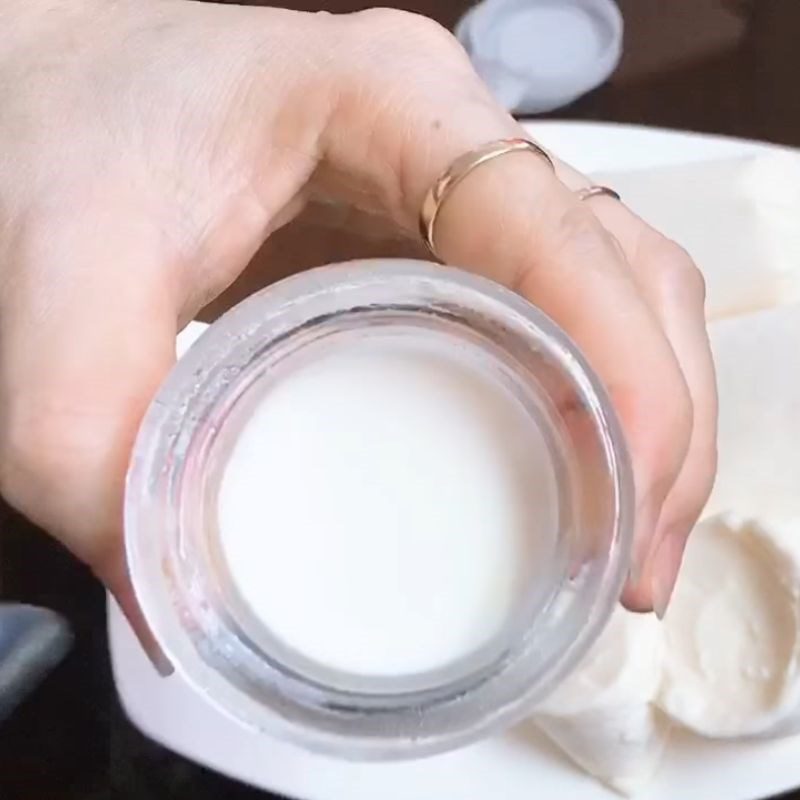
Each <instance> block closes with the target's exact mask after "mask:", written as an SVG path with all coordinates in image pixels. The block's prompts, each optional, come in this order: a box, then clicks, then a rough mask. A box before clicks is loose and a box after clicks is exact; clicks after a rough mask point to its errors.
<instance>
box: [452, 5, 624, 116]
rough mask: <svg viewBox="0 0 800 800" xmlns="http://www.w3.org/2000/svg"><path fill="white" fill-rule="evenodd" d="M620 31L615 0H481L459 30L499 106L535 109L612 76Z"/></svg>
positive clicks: (550, 106)
mask: <svg viewBox="0 0 800 800" xmlns="http://www.w3.org/2000/svg"><path fill="white" fill-rule="evenodd" d="M622 28H623V24H622V15H621V14H620V11H619V8H617V6H616V4H615V3H614V2H612V0H483V2H481V3H479V4H478V5H477V6H475V7H474V8H472V9H470V11H468V12H467V13H466V14H465V15H464V16H463V17H462V19H461V21H460V22H459V23H458V25H457V27H456V35H457V36H458V38H459V39H460V40H461V43H462V44H463V45H464V47H465V48H466V49H467V52H469V54H470V56H471V58H472V61H473V63H474V65H475V68H476V70H477V71H478V73H479V74H480V75H481V77H482V78H483V79H484V80H485V81H486V82H487V84H488V85H489V87H490V88H491V89H492V90H493V92H494V94H495V96H496V97H497V98H498V99H499V101H500V102H501V103H503V104H504V105H505V106H506V107H507V108H509V109H510V110H512V111H517V112H522V113H538V112H544V111H551V110H553V109H555V108H559V107H560V106H564V105H567V104H569V103H571V102H573V101H574V100H576V99H577V98H579V97H580V96H581V95H583V94H585V93H586V92H588V91H590V90H592V89H594V88H595V87H597V86H599V85H600V84H601V83H603V81H605V80H606V79H607V78H608V76H609V75H611V73H612V72H613V71H614V69H615V68H616V66H617V64H618V62H619V59H620V55H621V54H622Z"/></svg>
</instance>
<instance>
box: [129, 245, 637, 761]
mask: <svg viewBox="0 0 800 800" xmlns="http://www.w3.org/2000/svg"><path fill="white" fill-rule="evenodd" d="M364 337H390V338H391V337H404V338H405V339H407V340H414V341H419V342H425V343H435V346H436V347H437V348H438V349H439V351H440V352H442V353H447V354H449V356H448V357H452V358H458V359H461V360H462V361H464V363H469V364H470V366H471V367H472V368H474V369H476V370H480V371H481V372H482V373H483V374H484V375H485V376H486V377H487V378H489V379H491V380H493V381H496V382H498V385H502V386H503V387H504V388H505V390H507V391H508V392H509V393H511V394H512V395H513V396H514V397H515V398H516V399H517V400H518V401H519V403H520V404H522V406H523V407H524V409H525V413H526V417H527V420H528V422H529V424H530V426H531V430H532V431H535V432H536V435H537V437H538V438H539V440H540V441H543V442H544V445H543V446H544V448H545V449H546V451H547V452H546V454H545V455H546V460H547V463H548V464H549V469H550V470H551V471H552V474H553V476H554V478H555V481H554V486H555V487H556V489H555V496H554V498H553V503H554V509H553V510H554V515H553V519H554V523H553V530H552V531H551V532H550V533H551V534H552V536H551V542H552V546H550V547H548V549H547V551H546V559H545V560H544V562H543V563H541V564H539V568H538V569H537V570H536V577H535V579H531V582H530V586H528V587H527V588H526V590H525V592H524V593H523V595H522V596H521V598H520V602H519V604H518V608H516V609H515V610H514V613H513V614H512V615H511V616H510V617H509V619H508V622H507V624H505V625H504V626H503V627H502V628H501V629H499V630H498V631H497V634H496V635H495V636H494V637H493V638H492V639H491V640H490V641H489V642H488V643H487V644H486V645H485V646H482V647H481V648H480V649H479V650H478V651H476V652H475V653H473V654H470V655H469V656H468V657H464V658H459V659H457V660H456V661H454V662H453V663H452V664H450V665H447V666H446V667H443V668H437V669H435V670H431V671H429V672H423V673H420V674H414V675H402V676H397V677H393V676H391V675H388V676H387V675H383V676H369V675H355V674H347V673H343V672H341V671H337V670H333V669H331V668H329V667H328V666H326V665H325V664H320V663H316V662H314V661H311V660H308V659H304V658H303V656H302V654H298V653H294V652H292V651H291V649H290V648H287V647H286V646H285V645H284V644H283V643H282V642H280V641H279V640H278V639H276V637H274V636H271V635H270V631H269V630H267V629H265V628H264V627H263V626H261V625H259V622H258V620H256V619H253V617H252V615H251V614H249V613H248V609H247V608H246V607H244V606H243V605H242V604H241V603H240V602H239V600H238V599H237V592H236V590H235V589H236V587H235V586H234V585H232V578H231V575H230V574H228V572H227V570H226V568H225V563H224V559H223V558H220V556H219V551H220V537H219V530H218V526H217V518H216V509H217V505H216V498H217V492H218V490H219V486H220V479H221V475H222V472H223V470H224V466H225V462H226V458H227V457H228V455H229V454H230V452H231V447H232V445H233V443H234V442H235V441H236V437H237V436H238V435H239V433H240V432H241V430H242V426H243V424H244V423H245V422H246V421H247V419H248V417H249V415H250V414H251V413H252V409H253V407H254V401H255V400H256V399H257V398H258V397H259V396H260V395H261V394H262V393H263V392H264V391H268V389H269V386H270V384H271V382H274V381H276V380H277V381H279V380H281V379H282V376H286V375H290V374H291V370H292V366H293V365H295V364H301V363H308V361H309V359H312V360H313V359H314V358H316V357H317V356H318V355H319V354H323V353H325V352H330V348H338V347H341V348H346V347H348V344H349V343H352V342H354V341H363V339H364ZM523 434H524V431H521V435H523ZM632 508H633V486H632V479H631V475H630V469H629V464H628V460H627V455H626V451H625V447H624V443H623V439H622V435H621V432H620V429H619V426H618V424H617V421H616V419H615V416H614V413H613V411H612V409H611V406H610V403H609V401H608V399H607V397H606V395H605V393H604V391H603V389H602V387H601V386H600V384H599V382H598V381H597V379H596V378H595V377H594V376H593V374H592V373H591V371H590V369H589V368H588V366H587V365H586V363H585V362H584V360H583V358H582V357H581V355H580V353H579V352H578V351H577V350H576V348H575V347H574V346H573V345H572V344H571V342H570V341H569V340H568V338H567V337H566V336H565V335H564V333H563V332H561V331H560V330H559V329H558V327H557V326H556V325H555V324H554V323H553V322H551V321H550V320H549V319H548V318H547V317H546V316H545V315H544V314H542V313H541V312H540V311H538V310H537V309H536V308H535V307H533V306H532V305H530V304H529V303H527V302H526V301H525V300H524V299H522V298H521V297H519V296H518V295H516V294H514V293H513V292H510V291H508V290H506V289H504V288H502V287H500V286H498V285H496V284H494V283H492V282H491V281H488V280H485V279H482V278H478V277H475V276H474V275H471V274H468V273H465V272H462V271H459V270H455V269H451V268H446V267H440V266H436V265H433V264H426V263H423V262H413V261H399V260H397V261H395V260H380V261H364V262H354V263H350V264H344V265H338V266H333V267H324V268H321V269H317V270H313V271H310V272H306V273H303V274H301V275H298V276H295V277H293V278H290V279H287V280H284V281H282V282H280V283H278V284H276V285H274V286H272V287H269V288H267V289H265V290H263V291H261V292H260V293H258V294H256V295H254V296H252V297H250V298H249V299H247V300H246V301H244V302H243V303H241V304H240V305H238V306H237V307H235V308H234V309H232V310H231V311H229V312H228V313H227V314H225V315H224V316H223V317H221V318H220V319H219V320H218V321H217V322H216V323H214V324H213V325H212V326H211V327H210V328H209V330H208V331H207V332H206V333H205V334H203V336H202V337H201V338H200V340H199V341H198V342H196V343H195V344H194V346H193V347H192V348H191V349H190V350H189V352H188V353H187V354H186V355H185V356H184V357H183V358H182V359H181V360H180V361H179V363H178V364H177V366H176V367H175V369H174V370H173V371H172V373H171V374H170V375H169V377H168V378H167V380H166V382H165V383H164V385H163V386H162V387H161V389H160V391H159V392H158V395H157V397H156V398H155V400H154V401H153V403H152V405H151V407H150V409H149V410H148V412H147V414H146V416H145V419H144V421H143V423H142V427H141V430H140V432H139V436H138V439H137V441H136V445H135V449H134V454H133V458H132V462H131V467H130V471H129V475H128V483H127V491H126V501H125V529H126V542H127V551H128V559H129V564H130V570H131V574H132V579H133V583H134V587H135V590H136V595H137V597H138V600H139V602H140V604H141V607H142V610H143V612H144V614H145V617H146V619H147V621H148V624H149V625H150V627H151V629H152V631H153V633H154V635H155V636H156V638H157V640H158V642H159V644H160V645H161V647H162V648H163V650H164V652H165V653H166V654H167V656H168V658H169V659H170V660H171V661H172V663H173V664H174V666H175V668H176V669H177V670H178V671H179V672H180V673H181V674H182V675H183V676H184V677H185V678H186V679H187V680H188V681H189V682H190V683H191V684H192V685H193V686H194V687H195V688H196V690H197V691H198V692H200V693H201V694H203V695H204V696H206V697H207V699H208V700H209V701H210V702H212V703H214V704H215V705H216V706H218V707H219V708H220V709H222V710H223V711H224V712H226V713H227V714H229V715H230V716H231V717H233V718H235V719H237V720H238V721H240V722H241V723H243V724H245V725H247V726H251V727H254V728H256V729H259V730H262V731H265V732H267V733H269V734H271V735H275V736H279V737H282V738H284V739H287V740H289V741H292V742H295V743H297V744H299V745H301V746H303V747H305V748H307V749H310V750H314V751H320V752H325V753H330V754H334V755H337V756H340V757H344V758H350V759H395V758H410V757H416V756H421V755H426V754H430V753H434V752H440V751H445V750H448V749H452V748H455V747H458V746H461V745H464V744H467V743H469V742H471V741H474V740H476V739H478V738H481V737H484V736H487V735H490V734H492V733H493V732H496V731H499V730H501V729H503V728H505V727H508V726H509V725H511V724H513V723H515V722H517V721H519V720H520V719H521V718H522V717H524V716H525V715H526V714H527V713H528V712H529V711H530V710H531V709H532V708H533V707H534V706H535V704H536V703H537V701H539V700H541V699H542V698H544V697H545V696H546V695H547V694H548V693H549V691H551V690H552V689H553V688H554V687H555V686H556V685H557V684H558V682H559V681H560V680H561V679H562V678H563V677H564V676H565V675H566V674H567V673H568V671H569V670H570V669H571V667H573V666H574V665H575V664H576V662H577V661H578V660H579V659H580V657H581V655H582V654H583V653H584V652H585V651H586V650H587V648H588V647H589V646H590V644H591V643H592V642H593V641H594V639H595V638H596V637H597V635H598V634H599V632H600V631H601V629H602V627H603V625H604V623H605V622H606V621H607V619H608V617H609V615H610V613H611V611H612V609H613V607H614V605H615V603H616V602H617V600H618V597H619V593H620V591H621V587H622V584H623V582H624V580H625V577H626V575H627V572H628V562H629V553H630V547H631V536H632V519H633V518H632V513H633V512H632ZM442 575H443V580H444V579H446V565H444V564H443V565H442Z"/></svg>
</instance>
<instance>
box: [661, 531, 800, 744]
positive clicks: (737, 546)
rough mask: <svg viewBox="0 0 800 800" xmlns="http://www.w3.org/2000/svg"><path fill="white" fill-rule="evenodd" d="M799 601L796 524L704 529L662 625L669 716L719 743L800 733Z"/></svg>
mask: <svg viewBox="0 0 800 800" xmlns="http://www.w3.org/2000/svg"><path fill="white" fill-rule="evenodd" d="M798 598H800V519H797V520H794V521H791V520H790V521H788V522H786V523H783V524H781V523H772V522H770V521H768V520H767V519H765V518H763V517H762V519H760V520H758V521H755V520H746V519H742V518H738V517H735V516H733V515H724V516H720V517H714V518H712V519H710V520H706V521H705V522H703V523H701V524H700V525H698V526H697V528H696V529H695V531H694V532H693V534H692V537H691V539H690V541H689V545H688V548H687V553H686V557H685V559H684V564H683V568H682V570H681V574H680V577H679V579H678V584H677V586H676V589H675V594H674V597H673V600H672V604H671V605H670V608H669V612H668V613H667V616H666V619H665V623H664V628H665V632H666V648H665V652H666V660H665V665H664V683H663V686H662V689H661V693H660V697H659V703H660V705H661V707H662V708H663V710H664V711H665V712H666V713H667V714H669V716H671V717H672V718H673V719H675V720H676V721H678V722H680V723H681V724H682V725H684V726H686V727H688V728H690V729H692V730H694V731H695V732H697V733H699V734H702V735H704V736H711V737H716V738H726V737H745V736H779V735H786V734H789V733H792V732H795V731H797V730H800V636H799V635H798V633H799V631H800V603H798Z"/></svg>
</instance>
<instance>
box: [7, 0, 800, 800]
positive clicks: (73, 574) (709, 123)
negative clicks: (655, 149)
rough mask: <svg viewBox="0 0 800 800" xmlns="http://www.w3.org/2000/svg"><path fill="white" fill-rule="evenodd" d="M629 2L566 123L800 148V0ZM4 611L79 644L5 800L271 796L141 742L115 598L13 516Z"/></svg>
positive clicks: (439, 6) (18, 756) (54, 682)
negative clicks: (122, 698) (50, 618)
mask: <svg viewBox="0 0 800 800" xmlns="http://www.w3.org/2000/svg"><path fill="white" fill-rule="evenodd" d="M619 2H620V5H621V6H622V8H623V11H624V13H625V14H626V21H627V23H628V35H627V40H626V56H625V59H624V61H623V64H622V67H621V69H620V71H619V73H618V75H616V76H615V77H614V79H613V80H612V81H611V83H609V84H608V85H607V86H605V87H603V88H601V89H599V90H598V91H596V92H594V93H593V94H592V95H590V96H589V97H586V98H584V99H583V100H581V101H580V102H578V103H577V104H575V105H574V106H573V107H571V108H569V109H566V110H564V111H562V112H561V113H560V114H559V115H558V116H560V117H566V118H572V119H595V120H615V121H622V122H635V123H641V124H646V125H659V126H668V127H675V128H686V129H691V130H695V131H711V132H719V133H725V134H731V135H738V136H748V137H754V138H761V139H767V140H770V141H774V142H782V143H785V144H791V145H795V146H800V50H798V42H800V0H750V1H749V2H748V0H727V2H722V1H720V2H711V1H710V0H709V2H705V0H672V1H671V2H666V0H619ZM294 5H295V7H297V8H300V7H302V6H303V3H295V4H294ZM360 5H364V4H356V3H350V2H346V0H333V1H332V2H327V3H320V4H319V6H318V7H322V6H324V7H326V8H328V9H330V10H342V11H346V10H352V9H354V8H357V7H359V6H360ZM466 5H467V4H466V3H464V2H457V1H456V0H418V2H416V3H408V4H406V5H405V7H406V8H409V9H413V10H417V11H422V12H427V13H429V14H430V15H431V16H435V17H437V18H439V19H440V20H441V21H442V22H444V23H445V24H451V23H452V22H453V20H455V19H456V18H457V16H458V15H459V14H460V13H461V11H462V10H463V9H464V8H465V7H466ZM315 6H317V4H314V3H311V2H309V3H306V4H305V7H307V8H311V7H315ZM798 224H800V220H798ZM2 599H8V600H21V601H27V602H31V603H36V604H40V605H45V606H49V607H51V608H55V609H58V610H60V611H61V612H62V613H63V614H64V615H66V617H67V618H68V619H69V620H70V622H71V623H72V625H73V626H74V629H75V632H76V635H77V640H76V645H75V647H74V649H73V651H72V653H71V654H70V655H69V657H68V658H67V659H66V661H65V662H64V663H63V664H62V665H61V666H60V667H59V668H58V669H57V670H56V672H55V673H54V674H53V675H52V676H51V677H50V678H49V679H48V680H47V681H46V683H45V684H44V685H43V686H42V687H41V688H40V689H39V690H38V691H37V692H36V693H35V695H34V696H33V697H32V698H31V699H29V700H28V701H27V702H26V703H25V704H24V705H23V706H22V707H21V708H20V709H19V710H18V711H17V712H16V713H15V714H14V715H13V716H12V718H11V719H10V720H9V721H8V722H7V723H6V724H4V725H3V726H1V727H0V798H1V799H2V800H101V799H102V800H106V799H107V800H112V799H113V800H160V799H161V798H171V799H174V798H191V800H204V798H209V800H211V798H213V799H214V800H218V798H221V797H224V798H226V800H244V798H248V800H249V799H250V798H252V799H253V800H255V798H256V797H258V798H263V797H265V795H264V794H262V793H260V792H256V791H254V790H252V789H249V788H247V787H244V786H240V785H238V784H236V783H234V782H232V781H228V780H225V779H223V778H220V777H218V776H216V775H213V774H211V773H209V772H207V771H205V770H203V769H202V768H200V767H197V766H195V765H193V764H191V763H189V762H187V761H185V760H184V759H181V758H179V757H177V756H174V755H172V754H171V753H168V752H166V751H165V750H163V749H162V748H160V747H158V746H156V745H154V744H152V743H150V742H148V741H146V740H145V739H144V738H143V737H142V736H141V735H139V734H138V733H137V732H136V731H135V730H134V729H133V727H132V726H131V725H130V724H129V723H128V722H127V720H126V719H125V717H124V715H123V713H122V712H121V710H120V708H119V705H118V702H117V699H116V696H115V693H114V688H113V685H112V682H111V677H110V669H109V658H108V651H107V643H106V633H105V615H104V596H103V591H102V589H101V588H100V586H99V585H97V584H96V582H95V581H94V580H93V578H92V577H91V576H90V575H89V573H88V572H87V570H86V569H85V568H84V567H82V566H81V565H79V564H78V563H76V562H75V561H74V560H73V559H72V558H70V557H69V556H68V555H67V554H66V553H64V552H63V551H62V550H61V549H60V548H59V547H58V546H57V545H56V544H54V543H53V542H52V541H50V540H49V539H48V538H47V537H46V536H45V535H44V534H43V533H41V532H40V531H38V530H36V529H35V528H34V527H33V526H32V525H30V524H28V523H27V522H26V521H25V520H23V519H22V518H20V517H19V516H17V515H15V514H14V513H12V512H11V511H10V510H9V509H7V508H5V507H2V504H0V600H2ZM792 797H794V798H795V800H800V793H796V794H795V795H792ZM342 800H347V798H342ZM476 800H477V799H476Z"/></svg>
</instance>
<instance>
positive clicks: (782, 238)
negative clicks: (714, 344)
mask: <svg viewBox="0 0 800 800" xmlns="http://www.w3.org/2000/svg"><path fill="white" fill-rule="evenodd" d="M594 178H595V180H596V181H597V182H598V183H604V184H608V185H609V186H613V187H614V188H615V189H616V190H617V191H619V193H620V194H621V195H622V197H623V199H624V200H625V202H626V204H627V205H628V206H629V207H630V208H632V209H633V210H634V211H636V212H637V213H638V214H639V215H640V216H642V217H643V218H644V219H645V220H646V221H647V222H649V223H650V224H651V225H652V226H653V227H654V228H656V230H659V231H662V232H663V233H664V234H666V235H667V236H669V237H670V238H672V239H674V240H675V241H677V242H679V243H680V244H681V245H683V247H685V248H686V249H687V250H688V251H689V253H690V254H691V255H692V257H693V258H694V260H695V262H696V263H697V265H698V266H699V267H700V269H701V270H702V271H703V275H704V276H705V279H706V283H707V286H708V302H707V304H706V309H707V313H708V317H709V319H720V318H722V317H730V316H735V315H737V314H741V313H744V312H748V311H753V310H757V309H763V308H768V307H771V306H775V305H779V304H782V303H793V302H798V301H800V225H799V224H798V220H800V156H799V155H798V154H797V153H795V152H794V151H791V150H777V149H776V150H774V151H772V152H769V153H764V154H758V155H752V156H745V157H740V158H736V159H724V160H718V161H706V162H703V163H699V164H686V165H680V166H675V165H671V166H664V167H656V168H650V169H644V170H635V171H628V172H619V173H613V174H612V173H609V174H602V175H595V176H594Z"/></svg>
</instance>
